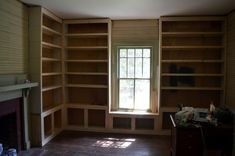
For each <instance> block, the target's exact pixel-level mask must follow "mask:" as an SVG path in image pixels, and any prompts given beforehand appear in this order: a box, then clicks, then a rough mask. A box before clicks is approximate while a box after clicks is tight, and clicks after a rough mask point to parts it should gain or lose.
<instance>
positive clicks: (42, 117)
mask: <svg viewBox="0 0 235 156" xmlns="http://www.w3.org/2000/svg"><path fill="white" fill-rule="evenodd" d="M29 20H30V24H29V29H30V77H31V80H33V81H37V82H39V83H40V87H39V88H37V89H35V90H33V93H32V94H33V95H32V97H33V98H32V100H33V102H32V111H31V116H32V119H33V120H32V124H31V125H32V127H33V128H32V131H33V132H32V143H33V145H44V144H46V143H47V142H48V141H50V140H51V139H52V138H53V137H54V136H55V135H57V134H58V133H59V132H60V131H61V130H62V112H63V111H62V105H63V72H62V39H63V38H62V26H63V25H62V20H61V19H60V18H58V17H56V16H55V15H54V14H52V13H51V12H49V11H48V10H46V9H44V8H41V7H32V8H30V18H29Z"/></svg>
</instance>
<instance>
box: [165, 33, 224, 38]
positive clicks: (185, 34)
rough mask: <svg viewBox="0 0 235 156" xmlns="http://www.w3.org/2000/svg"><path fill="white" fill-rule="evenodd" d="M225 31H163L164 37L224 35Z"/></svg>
mask: <svg viewBox="0 0 235 156" xmlns="http://www.w3.org/2000/svg"><path fill="white" fill-rule="evenodd" d="M223 34H224V33H223V32H162V36H163V37H170V36H173V37H174V36H176V37H178V36H179V37H191V36H222V35H223Z"/></svg>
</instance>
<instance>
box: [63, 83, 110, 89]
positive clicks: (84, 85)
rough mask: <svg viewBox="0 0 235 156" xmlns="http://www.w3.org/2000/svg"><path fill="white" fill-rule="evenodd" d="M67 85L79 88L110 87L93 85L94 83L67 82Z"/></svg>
mask: <svg viewBox="0 0 235 156" xmlns="http://www.w3.org/2000/svg"><path fill="white" fill-rule="evenodd" d="M66 87H78V88H108V86H107V85H92V84H67V85H66Z"/></svg>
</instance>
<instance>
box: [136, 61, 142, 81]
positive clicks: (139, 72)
mask: <svg viewBox="0 0 235 156" xmlns="http://www.w3.org/2000/svg"><path fill="white" fill-rule="evenodd" d="M142 63H143V62H142V58H136V59H135V77H136V78H142V69H143V68H142V67H143V66H142Z"/></svg>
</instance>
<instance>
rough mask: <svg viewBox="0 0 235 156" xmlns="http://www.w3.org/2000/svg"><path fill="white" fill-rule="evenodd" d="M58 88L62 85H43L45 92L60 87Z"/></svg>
mask: <svg viewBox="0 0 235 156" xmlns="http://www.w3.org/2000/svg"><path fill="white" fill-rule="evenodd" d="M58 88H62V86H61V85H59V86H48V87H43V88H42V91H43V92H45V91H49V90H54V89H58Z"/></svg>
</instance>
